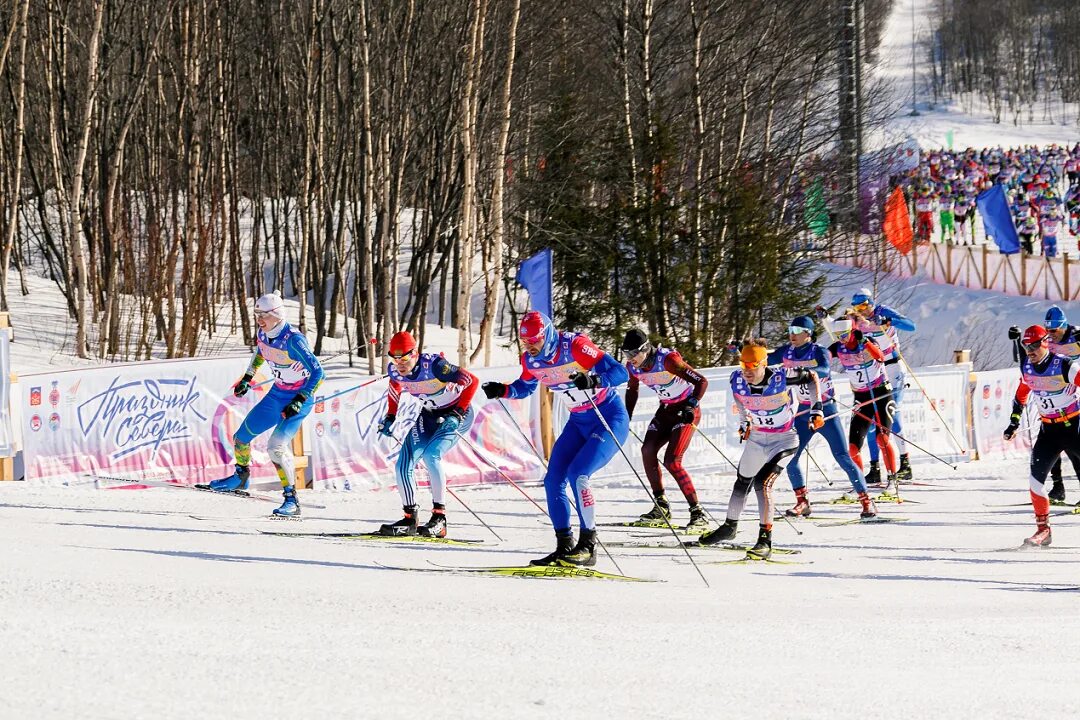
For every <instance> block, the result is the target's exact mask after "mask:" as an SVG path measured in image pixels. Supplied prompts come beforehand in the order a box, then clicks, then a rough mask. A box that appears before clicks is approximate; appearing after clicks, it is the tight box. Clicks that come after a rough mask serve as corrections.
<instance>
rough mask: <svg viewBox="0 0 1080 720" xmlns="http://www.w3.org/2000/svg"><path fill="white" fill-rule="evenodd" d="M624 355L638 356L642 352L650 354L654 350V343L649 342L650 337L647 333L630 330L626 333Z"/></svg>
mask: <svg viewBox="0 0 1080 720" xmlns="http://www.w3.org/2000/svg"><path fill="white" fill-rule="evenodd" d="M620 350H622V354H623V355H624V356H627V357H629V356H632V355H637V354H638V353H640V352H649V351H651V350H652V343H651V342H649V336H648V335H646V334H645V331H644V330H642V329H640V328H630V329H629V330H627V331H626V337H624V338H623V341H622V347H621V348H620Z"/></svg>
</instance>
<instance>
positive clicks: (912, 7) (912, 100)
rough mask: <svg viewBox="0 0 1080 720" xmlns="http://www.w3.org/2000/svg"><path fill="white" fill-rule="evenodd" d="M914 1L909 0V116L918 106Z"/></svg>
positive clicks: (917, 109) (913, 114) (913, 115)
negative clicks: (916, 98)
mask: <svg viewBox="0 0 1080 720" xmlns="http://www.w3.org/2000/svg"><path fill="white" fill-rule="evenodd" d="M915 3H916V0H911V116H912V117H916V116H917V115H918V114H919V106H918V105H917V104H916V102H915V47H916V42H915Z"/></svg>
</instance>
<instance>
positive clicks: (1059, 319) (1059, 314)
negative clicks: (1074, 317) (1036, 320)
mask: <svg viewBox="0 0 1080 720" xmlns="http://www.w3.org/2000/svg"><path fill="white" fill-rule="evenodd" d="M1044 324H1045V325H1046V329H1047V330H1058V329H1060V328H1063V327H1067V326H1068V324H1069V321H1068V319H1067V318H1066V317H1065V311H1064V310H1062V309H1061V308H1059V307H1058V306H1057V305H1051V306H1050V309H1049V310H1047V311H1046V320H1045V321H1044Z"/></svg>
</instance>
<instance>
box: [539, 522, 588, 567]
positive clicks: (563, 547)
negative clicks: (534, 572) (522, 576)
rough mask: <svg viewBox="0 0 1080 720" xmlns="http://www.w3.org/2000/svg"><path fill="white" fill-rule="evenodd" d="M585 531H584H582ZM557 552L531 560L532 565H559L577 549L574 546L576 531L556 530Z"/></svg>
mask: <svg viewBox="0 0 1080 720" xmlns="http://www.w3.org/2000/svg"><path fill="white" fill-rule="evenodd" d="M582 532H584V531H582ZM555 543H556V544H555V552H553V553H551V554H550V555H545V556H544V557H542V558H540V559H538V560H530V561H529V564H530V565H558V564H559V561H560V560H562V559H563V558H564V557H566V556H567V555H569V554H570V553H572V552H574V550H576V548H575V546H574V533H572V532H570V530H569V529H567V530H556V531H555Z"/></svg>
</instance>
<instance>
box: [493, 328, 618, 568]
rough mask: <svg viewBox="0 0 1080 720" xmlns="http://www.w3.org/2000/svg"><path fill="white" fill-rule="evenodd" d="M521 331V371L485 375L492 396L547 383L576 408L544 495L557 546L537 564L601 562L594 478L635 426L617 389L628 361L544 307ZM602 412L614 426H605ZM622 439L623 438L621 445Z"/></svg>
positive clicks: (554, 454) (522, 393)
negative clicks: (503, 379) (505, 378)
mask: <svg viewBox="0 0 1080 720" xmlns="http://www.w3.org/2000/svg"><path fill="white" fill-rule="evenodd" d="M518 336H519V337H520V338H521V343H522V345H524V347H525V352H524V353H523V354H522V356H521V377H519V378H518V379H517V380H515V381H514V382H513V383H511V384H509V385H504V384H503V383H498V382H486V383H484V384H483V385H482V386H481V387H482V388H483V390H484V395H486V396H487V397H488V399H489V400H493V399H495V398H503V397H505V398H523V397H528V396H529V395H532V394H533V393H534V392H535V391H536V388H537V386H538V385H539V384H540V383H543V384H544V386H545V387H546V388H547V389H548V390H550V391H551V392H552V393H554V394H555V395H556V396H557V397H559V398H560V399H561V400H562V401H563V403H565V404H566V406H567V409H569V411H570V419H569V420H567V422H566V426H565V427H564V428H563V432H562V435H560V436H559V438H558V439H557V440H556V441H555V445H554V446H553V447H552V448H551V458H550V460H549V461H548V469H547V473H546V474H545V475H544V494H545V495H546V496H547V505H548V514H549V515H550V516H551V524H552V526H553V527H554V528H555V539H556V548H555V552H553V553H551V554H550V555H547V556H545V557H543V558H540V559H539V560H533V561H532V563H531V564H533V565H566V564H569V565H595V564H596V550H595V548H596V508H595V507H594V505H595V502H594V499H593V494H592V488H591V487H590V486H589V480H590V478H591V477H592V475H593V473H595V472H596V471H597V470H599V469H600V468H602V467H604V465H607V463H608V461H609V460H611V458H613V457H614V456H615V453H617V452H618V451H619V445H621V444H622V443H624V442H626V436H627V435H628V434H629V433H630V416H629V415H627V414H626V406H625V405H624V404H623V401H622V398H621V397H619V393H618V392H616V391H615V388H616V387H618V386H619V385H622V384H623V383H625V382H626V381H627V378H628V377H629V375H628V373H627V372H626V368H625V367H623V366H622V364H621V363H619V362H618V361H617V360H615V359H614V358H613V357H611V356H610V355H608V354H607V353H605V352H604V351H603V350H601V349H600V348H598V347H597V346H596V345H594V344H593V341H592V340H590V339H589V338H587V337H585V336H584V335H581V334H578V333H572V332H559V331H558V330H556V329H555V326H554V325H552V323H551V320H549V319H548V317H547V316H546V315H544V314H543V313H540V312H537V311H535V310H532V311H530V312H528V313H526V314H525V316H524V317H523V318H522V319H521V326H520V327H519V328H518ZM597 414H599V415H601V416H603V419H604V421H605V422H606V423H607V426H608V428H610V429H611V432H608V428H605V427H604V423H603V422H601V420H600V417H598V416H597ZM616 442H617V443H618V445H617V444H616ZM567 485H570V487H571V489H572V490H573V492H574V502H575V504H576V505H577V514H578V519H579V520H580V522H581V534H580V536H579V538H578V542H577V544H576V545H575V544H574V535H573V532H572V531H571V528H570V501H569V499H567V497H566V486H567Z"/></svg>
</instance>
